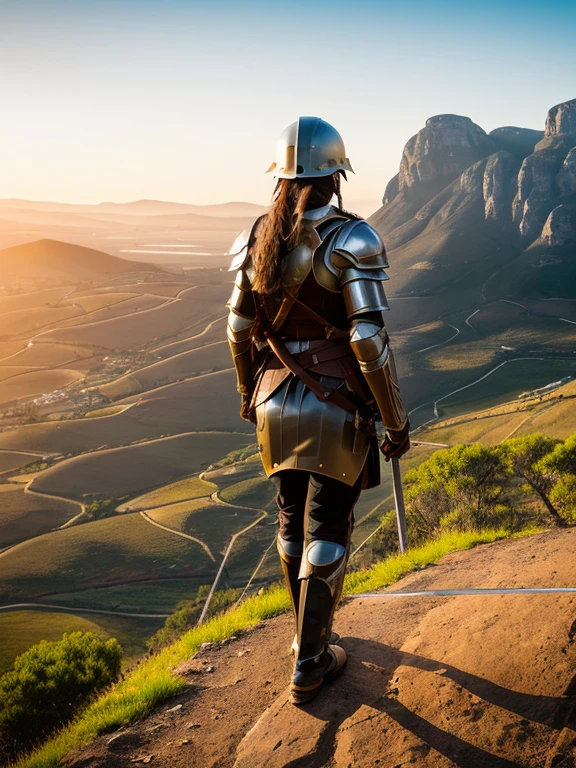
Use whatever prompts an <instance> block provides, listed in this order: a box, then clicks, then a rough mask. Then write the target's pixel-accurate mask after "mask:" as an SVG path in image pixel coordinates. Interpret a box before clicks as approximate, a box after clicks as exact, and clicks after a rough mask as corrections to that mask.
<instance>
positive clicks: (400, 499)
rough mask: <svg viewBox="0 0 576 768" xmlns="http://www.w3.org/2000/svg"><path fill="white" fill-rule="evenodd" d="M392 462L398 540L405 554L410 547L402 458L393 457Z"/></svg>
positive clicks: (401, 550)
mask: <svg viewBox="0 0 576 768" xmlns="http://www.w3.org/2000/svg"><path fill="white" fill-rule="evenodd" d="M391 463H392V488H393V490H394V504H395V506H396V523H397V525H398V542H399V545H400V552H401V553H402V554H404V552H406V550H407V549H408V537H407V535H406V510H405V508H404V491H403V490H402V473H401V472H400V459H391Z"/></svg>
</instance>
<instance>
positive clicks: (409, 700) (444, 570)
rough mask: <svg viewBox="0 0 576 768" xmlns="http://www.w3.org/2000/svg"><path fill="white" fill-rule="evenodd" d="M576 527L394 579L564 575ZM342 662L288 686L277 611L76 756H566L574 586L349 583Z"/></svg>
mask: <svg viewBox="0 0 576 768" xmlns="http://www.w3.org/2000/svg"><path fill="white" fill-rule="evenodd" d="M575 550H576V529H571V530H558V531H551V532H548V533H544V534H538V535H536V536H532V537H530V538H525V539H512V540H508V541H504V542H499V543H495V544H490V545H484V546H481V547H478V548H476V549H474V550H470V551H467V552H458V553H454V554H452V555H448V556H447V557H445V558H444V559H443V560H442V561H441V562H440V563H439V564H438V565H436V566H432V567H429V568H427V569H425V570H424V571H420V572H416V573H413V574H410V575H409V576H407V577H406V578H404V579H403V580H402V581H401V582H399V583H398V584H396V585H395V586H394V587H393V590H394V591H397V590H402V591H414V590H426V589H448V588H466V587H550V586H554V587H576V553H575ZM335 630H336V631H337V632H338V633H339V634H340V635H341V645H342V646H343V647H344V648H345V649H346V651H347V652H348V654H349V664H348V667H347V669H346V671H345V673H344V675H343V676H342V677H341V678H340V679H339V680H337V681H335V682H334V683H332V684H331V685H330V686H329V687H326V688H325V689H324V690H323V691H322V692H321V693H320V695H319V696H318V698H317V699H316V700H315V701H314V702H312V703H310V704H309V705H308V706H307V707H306V708H302V709H298V708H296V707H294V706H292V705H290V704H289V703H288V702H287V696H288V688H287V686H288V681H289V676H290V671H291V657H290V654H289V646H290V642H291V639H292V632H293V629H292V625H291V619H290V617H289V616H281V617H279V618H277V619H273V620H270V621H267V622H265V623H263V624H262V625H260V626H259V627H257V628H256V629H254V630H253V631H250V632H246V633H244V634H242V635H241V636H239V637H237V638H236V639H234V640H232V641H227V642H225V643H223V644H220V645H213V646H211V647H208V648H204V649H203V650H202V651H201V652H200V653H199V654H198V655H197V656H196V658H195V659H193V660H191V661H190V662H189V663H188V665H187V672H186V680H187V682H188V685H187V688H186V690H185V691H184V692H183V693H181V694H179V695H178V696H176V697H175V698H174V699H172V700H170V702H167V703H165V704H164V705H163V706H162V707H160V708H159V709H158V710H157V711H155V712H154V713H152V714H151V715H150V716H149V717H148V718H146V719H145V720H143V721H141V722H139V723H136V724H134V725H132V726H130V727H128V728H125V729H122V730H120V731H118V732H116V733H114V734H107V735H106V736H103V737H100V738H99V739H97V740H96V741H95V742H94V743H92V744H90V745H88V746H87V747H86V748H84V749H82V750H80V751H78V752H77V753H76V754H75V755H73V756H71V757H70V758H69V760H68V761H67V763H66V765H67V766H69V767H70V768H72V766H73V767H74V768H128V766H131V765H134V764H136V765H138V764H140V763H142V764H147V763H150V764H152V765H153V766H157V767H158V768H232V767H234V768H260V766H266V768H288V767H290V768H320V767H321V766H325V767H326V768H373V767H374V766H381V767H382V768H401V767H403V766H409V765H419V766H426V767H430V768H432V767H433V768H451V767H452V766H460V767H461V768H512V767H513V766H523V767H525V768H574V766H576V595H575V594H551V595H550V594H549V595H483V596H457V597H441V598H438V597H434V598H429V597H425V598H410V597H407V598H390V599H382V598H360V599H348V600H346V601H345V603H344V604H343V606H342V608H341V609H340V610H339V612H338V614H337V617H336V622H335Z"/></svg>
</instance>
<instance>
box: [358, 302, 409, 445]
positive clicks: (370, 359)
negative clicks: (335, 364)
mask: <svg viewBox="0 0 576 768" xmlns="http://www.w3.org/2000/svg"><path fill="white" fill-rule="evenodd" d="M350 346H351V347H352V351H353V352H354V354H355V355H356V357H357V359H358V362H359V363H360V370H361V371H362V373H363V374H364V378H365V379H366V382H367V383H368V386H369V387H370V389H371V390H372V394H373V395H374V400H375V401H376V405H377V406H378V410H379V411H380V414H381V416H382V421H383V422H384V425H385V427H386V428H387V429H392V430H400V429H402V428H403V427H404V425H405V424H406V420H407V418H408V416H407V414H406V410H405V408H404V404H403V402H402V397H401V396H400V387H399V385H398V377H397V375H396V367H395V365H394V357H393V355H392V351H391V349H390V347H389V344H388V333H387V332H386V328H385V327H384V325H380V324H379V323H377V322H373V321H372V320H368V319H362V318H361V317H360V318H356V319H354V320H352V327H351V328H350Z"/></svg>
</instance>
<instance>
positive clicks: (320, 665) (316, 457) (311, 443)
mask: <svg viewBox="0 0 576 768" xmlns="http://www.w3.org/2000/svg"><path fill="white" fill-rule="evenodd" d="M269 170H270V171H272V172H273V173H274V176H275V178H277V179H278V181H277V184H276V189H275V192H274V196H273V202H272V205H271V208H270V210H269V212H268V213H266V214H265V215H263V216H261V217H260V218H259V219H257V221H256V222H255V223H254V225H253V226H252V228H251V230H250V231H246V232H244V233H242V235H240V236H239V238H237V240H236V242H235V243H234V246H233V247H232V251H231V255H232V256H233V260H232V265H231V267H230V270H231V271H235V272H236V281H235V287H234V290H233V293H232V297H231V299H230V303H229V308H230V314H229V319H228V340H229V343H230V348H231V351H232V357H233V359H234V365H235V368H236V373H237V379H238V392H239V393H240V396H241V399H242V405H241V411H240V414H241V416H242V417H243V418H244V419H246V420H249V421H252V422H254V423H255V424H256V436H257V440H258V447H259V451H260V456H261V459H262V464H263V466H264V470H265V472H266V474H267V476H268V477H270V478H271V480H272V481H273V483H274V485H275V487H276V490H277V496H276V501H277V504H278V509H279V524H280V527H279V534H278V542H277V545H278V552H279V555H280V561H281V564H282V570H283V573H284V576H285V579H286V584H287V586H288V590H289V592H290V596H291V601H292V607H293V611H294V617H295V623H296V636H295V639H294V643H293V646H292V649H293V652H294V656H295V664H294V673H293V677H292V682H291V701H292V703H294V704H297V705H301V704H304V703H306V702H307V701H309V700H310V699H312V698H313V697H314V696H315V695H316V694H317V693H318V691H319V689H320V686H321V685H322V684H323V683H326V682H328V681H329V680H331V679H333V678H334V677H336V676H337V675H338V674H339V673H340V672H341V671H342V670H343V668H344V665H345V664H346V653H345V651H344V649H343V648H341V647H340V646H339V645H337V644H336V643H334V642H330V640H331V633H332V619H333V616H334V610H335V608H336V605H337V603H338V600H339V598H340V594H341V591H342V584H343V581H344V574H345V571H346V563H347V559H348V552H349V547H350V535H351V532H352V525H353V510H354V505H355V504H356V502H357V500H358V497H359V495H360V491H361V490H362V489H363V488H372V487H374V486H376V485H378V484H379V482H380V463H379V447H380V450H381V451H382V453H383V454H384V457H385V458H386V460H389V459H390V458H392V457H399V456H401V455H403V454H404V453H405V452H406V451H407V450H408V449H409V447H410V439H409V429H410V426H409V422H408V417H407V414H406V410H405V408H404V405H403V403H402V398H401V396H400V390H399V386H398V380H397V376H396V371H395V367H394V358H393V355H392V351H391V349H390V345H389V339H388V333H387V331H386V327H385V324H384V312H386V311H388V309H389V307H388V303H387V300H386V295H385V292H384V281H385V280H387V279H388V277H387V275H386V272H385V270H386V268H387V267H388V262H387V259H386V252H385V250H384V245H383V243H382V240H381V239H380V236H379V235H378V233H377V232H376V231H375V230H374V229H373V228H372V227H371V226H370V225H369V224H368V223H367V222H366V221H364V220H363V219H361V218H359V217H357V216H355V215H353V214H350V213H348V212H346V211H345V210H344V209H343V207H342V198H341V194H340V179H341V177H344V178H346V172H348V171H352V167H351V166H350V162H349V160H348V158H347V157H346V151H345V148H344V143H343V141H342V138H341V136H340V134H339V133H338V132H337V131H336V130H335V129H334V128H333V127H332V126H331V125H329V124H328V123H326V122H325V121H323V120H321V119H320V118H317V117H300V118H299V119H298V120H297V121H296V122H295V123H292V124H291V125H290V126H288V128H286V130H285V131H284V132H283V133H282V135H281V136H280V138H279V140H278V143H277V151H276V162H275V163H273V164H272V166H271V167H270V169H269ZM334 197H336V199H337V201H338V205H337V206H334V205H332V204H331V201H332V199H333V198H334ZM380 420H381V421H383V423H384V426H385V428H386V433H385V438H384V439H383V441H382V444H381V445H380V446H379V445H378V442H379V441H378V437H377V433H376V428H375V422H376V421H380Z"/></svg>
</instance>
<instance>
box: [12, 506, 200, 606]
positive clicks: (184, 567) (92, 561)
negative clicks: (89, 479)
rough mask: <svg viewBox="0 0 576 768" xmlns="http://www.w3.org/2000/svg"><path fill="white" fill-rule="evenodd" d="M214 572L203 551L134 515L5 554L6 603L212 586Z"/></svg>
mask: <svg viewBox="0 0 576 768" xmlns="http://www.w3.org/2000/svg"><path fill="white" fill-rule="evenodd" d="M214 570H215V569H214V563H213V561H212V560H211V559H210V558H209V557H208V556H207V554H206V553H205V552H204V550H203V549H202V547H201V546H200V545H198V544H194V543H193V542H191V541H190V540H187V539H183V538H180V537H179V536H175V535H173V534H171V533H168V532H166V531H163V530H162V529H160V528H158V527H156V526H154V525H151V524H150V523H148V522H146V521H145V520H144V519H143V518H142V517H141V516H140V515H139V514H137V513H133V514H126V515H120V516H114V517H108V518H105V519H103V520H95V521H94V522H89V523H84V524H83V525H77V526H74V527H72V528H67V529H65V530H59V531H54V532H52V533H46V534H44V535H42V536H38V537H37V538H35V539H31V540H29V541H25V542H23V543H22V544H18V545H16V546H15V547H13V548H12V549H9V550H7V551H5V552H3V553H1V554H0V584H1V589H0V599H1V600H2V602H7V601H15V600H16V599H18V600H23V599H25V598H26V599H31V598H38V597H44V598H46V596H48V595H51V594H53V593H55V592H70V591H72V590H74V589H79V588H82V587H89V586H94V585H96V584H114V583H126V582H131V581H132V582H135V581H142V580H143V579H144V578H148V579H159V578H161V577H164V578H167V577H170V576H184V575H190V576H205V577H206V580H207V581H209V578H210V574H212V573H213V572H214ZM46 602H49V601H47V600H46Z"/></svg>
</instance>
